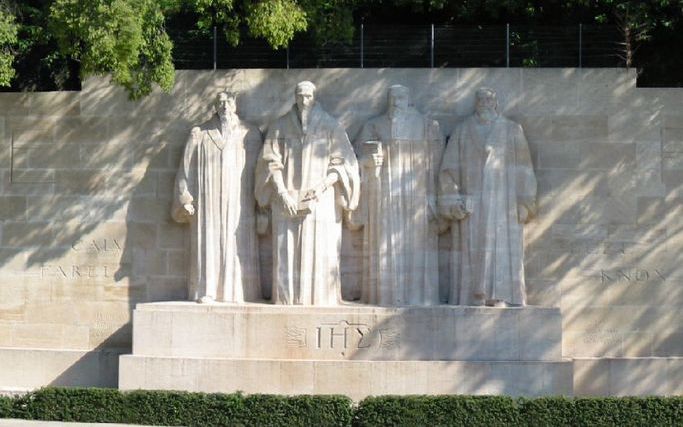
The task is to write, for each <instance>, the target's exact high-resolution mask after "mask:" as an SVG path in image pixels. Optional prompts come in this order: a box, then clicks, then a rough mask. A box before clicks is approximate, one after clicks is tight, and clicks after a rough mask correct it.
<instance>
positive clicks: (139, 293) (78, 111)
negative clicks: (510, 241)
mask: <svg viewBox="0 0 683 427" xmlns="http://www.w3.org/2000/svg"><path fill="white" fill-rule="evenodd" d="M632 77H633V76H631V75H630V74H625V73H624V72H623V71H616V70H553V69H543V70H541V69H539V70H533V69H530V70H521V69H509V70H505V69H464V70H457V69H444V70H402V69H392V70H389V69H387V70H383V69H379V70H344V69H325V70H322V69H321V70H296V71H294V70H290V71H287V70H268V71H265V70H230V71H221V72H214V73H211V72H189V71H188V72H178V78H177V83H176V86H175V88H174V91H173V93H171V94H154V95H152V96H150V97H148V98H146V99H144V100H142V101H140V102H135V103H133V102H130V101H128V100H127V99H126V95H125V93H123V91H121V90H119V89H116V88H113V87H111V86H110V85H109V84H108V83H107V82H106V81H105V80H104V79H92V80H89V81H87V82H86V83H85V84H84V89H83V91H82V92H80V93H68V92H66V93H64V92H63V93H42V94H2V96H1V97H0V102H1V103H2V105H3V106H6V108H5V109H4V110H3V111H5V113H3V114H4V116H3V118H2V121H0V124H2V127H0V131H2V130H3V129H4V135H5V138H6V141H7V143H8V145H9V146H10V150H4V152H3V153H2V154H1V155H0V166H1V167H2V172H3V173H2V188H1V189H2V199H3V202H2V206H1V207H0V219H1V220H2V230H1V239H2V240H1V242H2V247H0V271H1V272H2V277H3V278H2V279H0V280H1V281H2V283H1V286H0V326H1V328H2V329H4V330H8V331H10V332H9V333H8V334H3V333H0V347H22V348H27V347H34V348H51V349H66V348H68V349H78V350H86V351H91V352H92V353H90V354H87V355H86V356H85V357H83V359H82V360H81V361H79V362H78V363H76V364H75V365H74V366H72V367H71V368H70V369H68V370H67V371H65V372H63V373H62V374H61V375H60V376H59V377H58V378H56V379H55V380H54V384H60V385H66V384H70V382H78V381H80V380H78V379H79V378H81V377H80V376H79V372H81V371H82V369H86V365H87V366H92V365H91V364H92V363H95V362H93V360H100V361H101V360H104V359H106V358H107V357H109V356H106V355H105V353H106V354H108V353H107V352H109V351H113V352H127V351H129V349H130V342H131V327H130V320H131V313H132V310H133V308H134V306H135V304H137V303H138V302H146V301H164V300H178V299H184V298H185V297H186V288H185V265H186V255H187V252H186V250H185V243H186V237H185V233H186V228H185V227H183V226H182V225H179V224H175V223H173V222H172V220H171V218H170V213H169V209H170V201H171V197H172V187H173V180H174V178H175V172H176V169H177V166H178V163H179V160H180V156H181V153H182V150H183V147H184V144H185V142H186V139H187V137H188V135H189V130H190V128H191V126H192V125H196V124H199V123H202V122H203V121H205V120H208V119H209V117H210V112H211V103H212V101H213V99H214V96H215V94H216V92H218V91H219V90H223V89H230V90H233V91H237V92H240V93H241V95H240V97H239V100H238V110H239V111H240V115H241V117H242V118H243V119H244V120H246V121H248V122H251V123H254V124H257V125H259V126H261V128H262V129H264V128H265V126H266V124H267V123H268V122H269V121H271V120H273V119H274V118H276V117H278V116H279V115H281V114H284V113H285V112H286V111H287V110H288V109H289V108H290V107H291V105H292V103H293V88H294V86H295V84H296V83H297V82H298V81H300V80H311V81H313V82H315V83H316V85H317V86H318V92H317V95H318V99H319V101H320V102H321V103H322V105H323V107H324V108H325V110H326V111H328V112H329V113H330V114H332V115H333V116H335V117H338V118H339V119H340V121H341V122H342V124H343V125H344V126H345V127H346V128H347V131H348V134H349V136H350V138H351V140H353V139H355V136H356V134H357V133H358V132H359V130H360V127H361V126H362V124H363V123H364V122H365V121H366V120H367V119H368V118H370V117H372V116H376V115H379V114H382V113H383V111H384V110H385V106H386V91H387V88H388V87H389V86H390V85H392V84H403V85H406V86H408V87H409V88H411V89H412V91H413V99H414V103H415V105H416V106H417V108H418V109H419V110H421V111H422V112H424V113H427V114H429V115H431V116H432V117H434V118H435V119H437V120H439V122H440V124H441V127H442V130H443V131H444V133H446V134H449V133H450V132H451V131H452V128H453V126H454V124H455V123H456V122H457V121H458V120H460V119H461V118H462V117H464V116H465V115H467V114H469V113H470V112H471V111H472V106H473V98H474V91H475V90H476V89H477V88H478V87H480V86H490V87H493V88H494V89H496V90H497V91H498V94H499V98H500V104H501V107H502V109H503V112H504V114H506V115H508V116H510V117H511V118H513V119H514V120H516V121H518V122H520V123H521V124H522V125H523V126H524V129H525V132H526V134H527V139H528V141H529V145H530V149H531V151H532V157H533V160H534V166H535V170H536V175H537V178H538V181H539V205H540V214H539V217H538V218H537V219H536V220H534V222H532V223H531V224H530V225H529V226H527V228H526V242H527V243H526V246H527V247H526V277H527V287H528V293H529V302H530V303H531V304H538V305H548V306H558V307H561V309H562V312H563V315H564V330H563V332H564V343H563V346H564V349H563V350H564V354H565V356H568V357H580V356H598V357H599V356H654V355H657V356H683V331H682V330H681V328H680V325H681V324H683V322H682V320H683V319H682V318H681V316H683V314H679V313H683V311H681V310H679V309H678V308H680V306H681V305H682V302H683V301H682V297H683V296H682V294H683V291H682V289H683V287H681V286H680V284H681V281H682V280H683V274H682V273H681V270H680V268H677V263H678V262H679V261H678V259H677V254H680V252H681V242H682V241H683V239H682V237H683V235H682V233H683V231H682V229H681V227H682V226H683V223H682V221H681V218H683V215H681V214H682V212H681V211H682V210H683V204H682V203H681V202H680V201H681V194H683V193H682V191H683V173H681V170H682V169H683V168H682V167H681V164H682V163H683V162H681V158H680V155H681V154H680V153H681V152H683V150H681V149H680V141H683V129H681V127H683V125H679V124H677V123H683V120H675V119H676V118H678V119H680V118H682V117H683V113H680V114H678V115H677V116H675V117H673V116H672V115H675V114H677V113H676V112H672V113H670V114H669V115H668V116H665V115H664V113H663V112H662V111H663V110H664V106H667V105H673V103H672V102H670V101H669V100H668V99H660V98H661V97H663V96H664V95H660V94H664V91H646V90H638V91H636V90H635V84H632V82H631V80H632ZM669 116H671V117H673V118H667V117H669ZM360 237H361V233H358V232H357V233H350V232H348V231H345V235H344V242H343V255H342V256H343V258H342V272H343V284H344V293H345V297H347V298H350V299H352V298H356V297H357V296H358V281H359V277H360V276H359V275H360V265H361V264H360V262H359V261H360V256H361V255H362V254H361V250H360V248H361V242H360ZM448 241H449V237H448V236H442V243H443V242H448ZM261 242H262V249H261V256H262V270H263V273H264V274H263V275H262V277H263V278H264V283H263V285H264V286H263V287H264V294H265V295H266V296H267V295H268V294H269V287H270V284H269V277H270V262H271V261H270V249H269V243H270V238H262V239H261ZM442 249H446V250H448V245H447V244H446V243H444V244H442ZM441 257H442V269H441V271H442V273H444V274H442V279H441V284H442V299H445V295H444V290H445V289H447V280H448V273H447V271H448V269H447V267H444V264H445V261H446V258H447V254H444V253H442V254H441ZM414 351H415V352H419V351H420V349H414ZM113 359H115V358H113ZM107 360H109V359H107ZM115 362H116V361H115V360H113V362H112V363H114V365H115ZM98 363H100V362H98ZM106 363H109V362H106ZM112 372H113V371H112ZM107 375H109V374H107ZM112 375H113V376H112V377H108V378H115V375H114V374H112ZM594 375H596V376H598V375H602V373H598V372H595V373H594ZM631 375H634V376H637V375H638V373H637V372H633V373H632V374H631ZM77 380H78V381H77ZM643 380H645V378H643ZM83 381H85V382H84V383H82V384H90V383H91V382H88V381H95V379H94V378H86V379H83ZM96 383H97V384H98V385H110V386H113V385H115V382H114V383H110V382H109V380H107V381H104V382H103V381H100V380H99V379H98V380H96Z"/></svg>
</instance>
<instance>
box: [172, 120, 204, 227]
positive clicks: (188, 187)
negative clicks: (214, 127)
mask: <svg viewBox="0 0 683 427" xmlns="http://www.w3.org/2000/svg"><path fill="white" fill-rule="evenodd" d="M200 142H201V129H200V128H199V127H194V128H192V131H191V132H190V137H189V138H188V141H187V144H185V150H184V152H183V157H182V159H181V160H180V166H179V167H178V172H177V174H176V180H175V186H174V190H173V193H174V194H173V204H172V207H171V216H172V217H173V219H174V220H175V221H177V222H189V220H190V217H189V216H188V215H187V213H186V212H185V209H184V208H183V206H185V205H187V204H191V203H192V202H193V201H194V200H195V198H196V196H197V195H196V191H197V177H196V173H197V169H198V165H197V161H198V160H197V146H198V145H199V143H200Z"/></svg>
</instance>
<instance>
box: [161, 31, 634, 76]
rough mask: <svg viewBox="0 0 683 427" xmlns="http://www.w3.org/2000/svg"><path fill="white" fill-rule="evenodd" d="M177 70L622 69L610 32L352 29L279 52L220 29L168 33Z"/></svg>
mask: <svg viewBox="0 0 683 427" xmlns="http://www.w3.org/2000/svg"><path fill="white" fill-rule="evenodd" d="M169 34H170V36H171V39H172V40H173V42H174V53H173V56H174V61H175V65H176V68H178V69H212V68H380V67H418V68H423V67H425V68H429V67H623V66H624V65H625V64H624V59H623V53H622V44H621V40H622V36H621V34H620V33H619V31H618V29H617V28H616V27H614V26H598V25H580V24H579V25H572V26H552V27H551V26H521V25H510V24H508V25H479V26H454V25H422V26H415V25H410V26H408V25H391V26H389V25H368V24H365V25H360V26H359V28H358V29H357V30H356V32H355V34H354V37H353V40H351V42H350V43H348V44H345V43H331V44H327V45H324V46H320V45H318V44H316V43H315V42H314V40H313V39H312V38H311V36H310V35H309V34H300V35H298V36H297V37H296V38H295V39H294V40H293V41H292V43H291V44H290V45H289V46H288V47H287V48H286V49H280V50H273V49H272V48H270V46H269V45H268V44H267V43H266V42H265V41H263V40H259V39H252V38H244V39H243V40H242V43H241V44H240V45H239V46H238V47H235V48H233V47H231V46H230V45H229V44H228V43H227V42H226V40H225V37H224V35H223V34H222V32H221V31H214V32H213V34H212V35H202V34H200V33H198V32H196V31H193V30H191V29H187V30H183V29H178V28H175V29H173V30H169Z"/></svg>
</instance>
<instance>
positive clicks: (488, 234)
mask: <svg viewBox="0 0 683 427" xmlns="http://www.w3.org/2000/svg"><path fill="white" fill-rule="evenodd" d="M439 190H440V191H439V205H440V206H439V210H440V211H441V210H442V208H445V210H448V208H449V207H450V206H452V204H453V202H454V200H458V202H459V203H461V204H462V206H463V207H464V206H465V205H466V206H467V208H466V210H467V212H468V215H467V216H465V217H464V218H461V219H460V223H459V224H460V230H459V231H460V232H459V233H453V235H454V236H459V240H454V241H453V246H452V247H453V252H452V253H453V254H454V255H455V256H456V257H458V256H459V257H460V259H459V260H458V259H452V261H451V265H452V266H453V267H455V268H454V269H452V274H451V289H450V298H449V302H450V303H451V304H461V305H484V304H488V305H494V304H493V302H500V303H503V304H508V305H525V304H526V292H525V286H524V260H523V224H522V223H523V222H525V221H526V220H527V219H528V218H529V217H530V216H531V215H533V213H534V212H535V197H536V178H535V176H534V171H533V166H532V164H531V157H530V154H529V147H528V144H527V141H526V138H525V137H524V132H523V130H522V127H521V126H520V125H519V124H517V123H515V122H513V121H510V120H508V119H506V118H504V117H502V116H499V115H496V116H495V118H494V119H493V120H492V121H491V123H488V124H482V123H481V122H480V121H479V120H478V118H477V116H476V114H475V115H473V116H471V117H469V118H468V119H466V120H465V121H464V122H463V123H462V124H461V125H459V126H458V127H457V128H456V129H455V131H454V132H453V134H452V135H451V137H450V140H449V142H448V145H447V147H446V151H445V155H444V159H443V162H442V165H441V170H440V174H439ZM457 267H459V270H460V271H459V273H458V271H457V269H458V268H457ZM496 305H497V304H496Z"/></svg>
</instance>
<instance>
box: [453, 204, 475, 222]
mask: <svg viewBox="0 0 683 427" xmlns="http://www.w3.org/2000/svg"><path fill="white" fill-rule="evenodd" d="M471 213H472V212H470V211H469V210H468V209H467V206H466V204H465V201H464V200H460V201H459V202H458V203H456V204H455V206H452V207H451V212H450V214H451V216H452V217H453V218H455V219H457V220H461V219H465V218H467V217H468V216H470V214H471Z"/></svg>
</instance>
